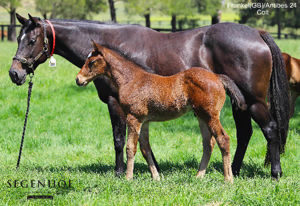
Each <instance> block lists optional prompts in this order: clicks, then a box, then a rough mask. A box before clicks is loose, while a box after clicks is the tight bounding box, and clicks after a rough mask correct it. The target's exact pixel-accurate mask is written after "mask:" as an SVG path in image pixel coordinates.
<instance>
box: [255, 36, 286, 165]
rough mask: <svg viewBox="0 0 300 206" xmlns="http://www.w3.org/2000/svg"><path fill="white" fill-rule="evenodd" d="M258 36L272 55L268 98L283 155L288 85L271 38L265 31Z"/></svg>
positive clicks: (282, 60) (278, 54) (280, 59)
mask: <svg viewBox="0 0 300 206" xmlns="http://www.w3.org/2000/svg"><path fill="white" fill-rule="evenodd" d="M259 34H260V36H261V38H262V39H263V40H264V41H265V42H266V44H267V45H268V47H269V48H270V51H271V53H272V61H273V66H272V74H271V79H270V84H269V91H268V97H269V103H270V112H271V115H272V117H273V118H274V120H275V121H276V123H277V127H278V136H279V137H280V152H281V153H283V152H284V146H285V143H286V138H287V133H288V129H289V112H290V104H289V99H290V97H289V84H288V79H287V75H286V70H285V64H284V59H283V57H282V54H281V51H280V49H279V47H278V46H277V45H276V43H275V41H274V39H273V38H272V36H271V35H270V34H269V33H267V32H265V31H259ZM268 152H269V148H268ZM268 152H267V156H266V160H265V163H268V161H269V157H268Z"/></svg>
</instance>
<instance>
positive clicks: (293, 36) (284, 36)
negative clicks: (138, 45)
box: [0, 24, 300, 41]
mask: <svg viewBox="0 0 300 206" xmlns="http://www.w3.org/2000/svg"><path fill="white" fill-rule="evenodd" d="M10 26H11V25H9V24H1V25H0V27H1V30H0V32H1V33H0V36H1V41H4V38H5V37H6V38H7V37H8V28H9V27H10ZM14 26H15V27H16V28H18V27H21V25H14ZM5 28H6V30H5ZM152 29H154V30H156V31H159V32H172V29H164V28H152ZM183 30H186V29H183ZM177 31H180V30H177ZM17 33H18V32H17ZM270 34H271V35H272V36H273V37H274V38H277V33H270ZM281 39H300V35H297V34H287V33H281Z"/></svg>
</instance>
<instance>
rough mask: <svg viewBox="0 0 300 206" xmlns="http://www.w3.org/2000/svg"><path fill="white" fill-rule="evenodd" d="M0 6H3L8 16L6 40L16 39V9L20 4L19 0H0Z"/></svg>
mask: <svg viewBox="0 0 300 206" xmlns="http://www.w3.org/2000/svg"><path fill="white" fill-rule="evenodd" d="M0 6H1V7H3V8H4V9H5V10H6V11H7V12H8V13H9V16H10V26H9V27H8V40H9V41H16V27H15V25H16V9H17V7H18V6H20V2H19V0H0Z"/></svg>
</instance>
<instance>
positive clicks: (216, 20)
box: [211, 10, 222, 24]
mask: <svg viewBox="0 0 300 206" xmlns="http://www.w3.org/2000/svg"><path fill="white" fill-rule="evenodd" d="M221 13H222V12H221V11H220V10H219V11H218V12H217V13H216V14H215V15H213V16H212V17H211V24H218V23H220V22H221Z"/></svg>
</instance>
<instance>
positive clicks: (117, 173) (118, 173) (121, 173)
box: [115, 168, 124, 177]
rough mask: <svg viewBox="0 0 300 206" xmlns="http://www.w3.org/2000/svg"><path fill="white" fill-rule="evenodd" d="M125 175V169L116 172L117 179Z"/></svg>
mask: <svg viewBox="0 0 300 206" xmlns="http://www.w3.org/2000/svg"><path fill="white" fill-rule="evenodd" d="M123 174H124V169H120V168H119V169H118V170H115V175H116V176H117V177H121V176H122V175H123Z"/></svg>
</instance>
